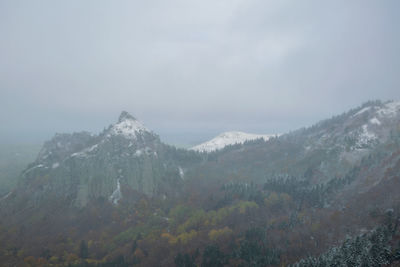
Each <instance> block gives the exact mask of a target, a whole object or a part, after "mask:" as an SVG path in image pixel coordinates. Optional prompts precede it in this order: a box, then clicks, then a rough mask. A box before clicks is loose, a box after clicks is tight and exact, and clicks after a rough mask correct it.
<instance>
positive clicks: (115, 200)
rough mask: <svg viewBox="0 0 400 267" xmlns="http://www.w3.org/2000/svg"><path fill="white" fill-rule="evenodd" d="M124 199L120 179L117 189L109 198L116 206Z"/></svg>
mask: <svg viewBox="0 0 400 267" xmlns="http://www.w3.org/2000/svg"><path fill="white" fill-rule="evenodd" d="M121 198H122V193H121V184H120V182H119V179H118V180H117V189H115V190H114V192H113V193H112V194H111V196H110V197H109V200H110V201H111V202H112V203H113V204H114V205H117V204H118V201H120V200H121Z"/></svg>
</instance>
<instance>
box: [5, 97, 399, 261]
mask: <svg viewBox="0 0 400 267" xmlns="http://www.w3.org/2000/svg"><path fill="white" fill-rule="evenodd" d="M399 188H400V102H395V101H389V102H380V101H371V102H367V103H365V104H363V105H362V106H360V107H357V108H355V109H352V110H349V111H347V112H345V113H343V114H341V115H338V116H334V117H332V118H330V119H326V120H324V121H321V122H318V123H316V124H315V125H313V126H311V127H308V128H302V129H298V130H296V131H293V132H289V133H286V134H283V135H280V136H277V137H274V138H269V139H268V140H264V139H262V138H258V139H253V140H247V141H245V142H239V143H236V144H232V145H228V146H225V147H224V148H222V149H217V150H213V151H211V152H207V153H199V152H197V151H194V150H183V149H176V148H174V147H172V146H169V145H166V144H163V143H162V142H161V141H160V139H159V138H158V136H157V135H156V134H154V133H153V132H152V131H150V130H148V129H147V128H146V127H145V126H144V125H143V124H142V123H140V122H139V121H138V120H136V119H135V118H134V117H132V116H131V115H129V114H128V113H126V112H123V113H122V114H121V116H120V118H119V120H118V121H117V122H116V123H115V124H113V125H111V126H110V127H108V128H107V129H105V130H104V131H103V132H101V133H100V134H98V135H92V134H89V133H86V132H81V133H74V134H57V135H56V136H55V137H54V138H53V139H52V140H50V141H48V142H46V143H45V145H44V146H43V148H42V150H41V152H40V153H39V155H38V158H37V160H36V161H35V162H34V163H32V164H30V165H29V166H28V167H27V168H26V170H25V171H24V172H23V173H22V174H21V177H20V180H19V184H18V186H17V188H16V189H15V190H13V191H12V192H11V193H9V194H7V195H6V196H5V197H3V198H1V199H0V218H1V219H0V244H1V245H0V262H2V263H4V265H6V266H76V267H77V266H91V267H99V266H136V265H137V266H314V265H315V264H319V266H330V265H338V264H339V265H343V266H382V265H385V266H397V265H396V264H399V263H400V256H399V255H400V243H399V240H400V227H398V226H399V222H400V195H399V194H398V191H399ZM349 237H352V238H349ZM260 244H261V245H260ZM319 255H320V256H319ZM291 264H294V265H291Z"/></svg>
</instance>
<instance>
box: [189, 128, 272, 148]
mask: <svg viewBox="0 0 400 267" xmlns="http://www.w3.org/2000/svg"><path fill="white" fill-rule="evenodd" d="M276 136H278V135H276V134H268V135H266V134H250V133H244V132H225V133H222V134H220V135H218V136H217V137H215V138H213V139H211V140H210V141H207V142H204V143H202V144H200V145H197V146H194V147H192V148H190V149H191V150H195V151H198V152H212V151H216V150H219V149H222V148H224V147H225V146H228V145H234V144H243V143H244V142H246V141H250V140H255V139H260V138H262V139H264V141H267V140H269V139H270V138H271V137H276Z"/></svg>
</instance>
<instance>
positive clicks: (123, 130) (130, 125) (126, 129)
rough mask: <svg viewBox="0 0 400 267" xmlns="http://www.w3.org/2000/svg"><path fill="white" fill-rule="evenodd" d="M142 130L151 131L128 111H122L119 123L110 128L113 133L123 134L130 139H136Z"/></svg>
mask: <svg viewBox="0 0 400 267" xmlns="http://www.w3.org/2000/svg"><path fill="white" fill-rule="evenodd" d="M142 132H150V130H149V129H147V128H146V127H145V126H144V124H143V123H141V122H140V121H138V120H137V119H135V117H133V116H132V115H130V114H129V113H128V112H126V111H123V112H122V113H121V115H120V116H119V119H118V123H116V124H114V125H113V126H112V127H111V129H110V134H111V135H122V136H124V137H126V138H129V139H132V138H133V139H136V136H137V134H141V133H142Z"/></svg>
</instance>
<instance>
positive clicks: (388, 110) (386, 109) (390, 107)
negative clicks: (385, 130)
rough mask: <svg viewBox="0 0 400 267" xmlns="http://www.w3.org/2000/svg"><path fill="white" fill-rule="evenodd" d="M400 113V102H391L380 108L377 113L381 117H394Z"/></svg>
mask: <svg viewBox="0 0 400 267" xmlns="http://www.w3.org/2000/svg"><path fill="white" fill-rule="evenodd" d="M399 111H400V102H395V101H393V102H389V103H386V104H385V105H384V106H383V107H382V108H380V109H379V110H378V111H377V113H378V114H379V115H380V116H385V117H393V116H395V115H396V114H397V113H398V112H399Z"/></svg>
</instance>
